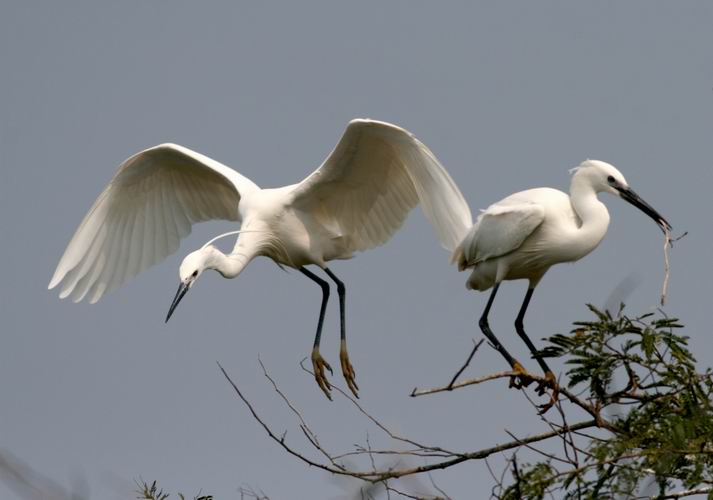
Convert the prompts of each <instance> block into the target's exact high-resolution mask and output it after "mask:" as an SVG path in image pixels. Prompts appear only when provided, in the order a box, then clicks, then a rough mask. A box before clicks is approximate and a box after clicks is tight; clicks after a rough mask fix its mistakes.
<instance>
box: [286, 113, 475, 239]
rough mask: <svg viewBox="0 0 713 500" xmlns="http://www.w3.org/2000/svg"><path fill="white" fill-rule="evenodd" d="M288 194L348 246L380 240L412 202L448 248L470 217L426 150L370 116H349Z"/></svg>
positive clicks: (401, 219)
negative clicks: (313, 168)
mask: <svg viewBox="0 0 713 500" xmlns="http://www.w3.org/2000/svg"><path fill="white" fill-rule="evenodd" d="M294 195H295V201H294V204H295V206H296V207H298V208H300V209H302V210H305V211H309V212H310V213H311V214H312V215H314V216H315V217H317V219H318V220H319V221H320V222H321V223H322V224H324V225H325V226H326V227H329V228H331V229H332V230H333V231H334V232H335V234H338V235H340V236H342V237H343V238H344V241H345V243H346V247H347V249H348V250H350V251H357V250H366V249H368V248H372V247H375V246H377V245H381V244H382V243H385V242H386V240H388V239H389V238H390V237H391V235H393V234H394V233H395V232H396V230H397V229H398V228H399V227H400V226H401V224H403V222H404V220H405V219H406V217H407V216H408V213H409V212H410V211H411V209H413V208H414V207H415V206H416V205H417V204H418V203H419V202H420V203H421V204H422V207H423V211H424V213H425V215H426V217H427V218H428V220H429V221H430V223H431V225H433V227H434V229H435V231H436V234H437V235H438V239H439V240H440V242H441V245H443V246H444V247H445V248H447V249H449V250H452V249H453V248H455V246H456V245H457V244H458V242H459V241H460V240H461V238H462V237H463V235H464V234H465V232H466V231H467V229H468V228H469V227H470V225H471V221H472V218H471V214H470V208H469V207H468V204H467V203H466V202H465V199H464V198H463V195H462V194H461V192H460V190H459V189H458V186H456V184H455V182H453V179H451V177H450V175H448V172H446V170H445V169H444V168H443V166H441V164H440V163H439V162H438V160H437V159H436V157H435V156H434V155H433V153H432V152H431V151H430V150H429V149H428V148H427V147H426V146H425V145H424V144H423V143H421V142H420V141H419V140H418V139H416V137H414V136H413V135H412V134H411V133H409V132H407V131H406V130H404V129H402V128H399V127H397V126H395V125H392V124H389V123H384V122H378V121H373V120H353V121H351V122H350V123H349V125H348V126H347V129H346V131H345V132H344V135H343V136H342V138H341V140H340V141H339V143H338V144H337V146H336V147H335V148H334V151H332V153H331V154H330V155H329V157H328V158H327V159H326V160H325V161H324V163H323V164H322V166H320V167H319V168H318V169H317V170H316V171H314V172H313V173H312V174H311V175H310V176H309V177H307V178H306V179H305V180H303V181H302V182H301V183H299V184H297V185H296V187H295V191H294Z"/></svg>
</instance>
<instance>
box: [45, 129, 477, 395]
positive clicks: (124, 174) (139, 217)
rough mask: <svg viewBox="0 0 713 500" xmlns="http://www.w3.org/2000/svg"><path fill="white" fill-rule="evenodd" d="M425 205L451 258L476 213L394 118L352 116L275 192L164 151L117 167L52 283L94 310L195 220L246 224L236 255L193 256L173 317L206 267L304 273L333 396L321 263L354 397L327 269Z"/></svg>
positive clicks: (205, 252) (188, 155) (230, 274)
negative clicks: (304, 173) (327, 148)
mask: <svg viewBox="0 0 713 500" xmlns="http://www.w3.org/2000/svg"><path fill="white" fill-rule="evenodd" d="M419 202H420V203H421V205H422V207H423V211H424V213H425V215H426V217H427V218H428V220H429V221H430V222H431V224H432V225H433V227H434V228H435V230H436V233H437V235H438V238H439V240H440V242H441V244H442V245H443V246H444V247H445V248H446V249H448V250H451V251H452V250H453V249H454V248H455V246H456V245H457V244H458V242H459V241H460V238H462V236H463V234H465V232H466V231H467V230H468V227H470V224H471V222H472V219H471V214H470V209H469V208H468V205H467V203H466V202H465V200H464V199H463V195H462V194H461V193H460V191H459V190H458V187H457V186H456V185H455V183H454V182H453V180H452V179H451V177H450V176H449V175H448V173H447V172H446V170H445V169H444V168H443V167H442V166H441V164H440V163H439V162H438V160H437V159H436V157H435V156H434V155H433V153H431V151H430V150H429V149H428V148H427V147H426V146H425V145H424V144H422V143H421V142H420V141H418V139H416V138H415V137H414V136H413V135H412V134H410V133H409V132H407V131H405V130H403V129H401V128H399V127H397V126H395V125H391V124H388V123H383V122H378V121H373V120H353V121H352V122H350V123H349V125H348V126H347V129H346V131H345V132H344V135H343V136H342V138H341V140H340V141H339V143H338V144H337V146H336V147H335V149H334V150H333V151H332V153H331V154H330V155H329V156H328V157H327V159H326V160H325V161H324V163H323V164H322V166H320V167H319V168H318V169H317V170H316V171H314V172H313V173H312V174H311V175H309V176H308V177H307V178H306V179H304V180H303V181H302V182H300V183H298V184H293V185H290V186H285V187H280V188H275V189H260V188H259V187H258V186H257V185H256V184H254V183H253V182H252V181H250V180H249V179H247V178H245V177H243V176H242V175H240V174H238V173H237V172H235V171H234V170H232V169H231V168H229V167H226V166H225V165H222V164H220V163H218V162H217V161H215V160H212V159H210V158H207V157H206V156H203V155H201V154H199V153H196V152H194V151H191V150H190V149H187V148H184V147H181V146H177V145H175V144H162V145H159V146H156V147H153V148H151V149H147V150H145V151H142V152H140V153H138V154H136V155H134V156H132V157H131V158H129V159H128V160H126V161H125V162H124V163H123V164H122V165H121V166H120V167H119V169H118V171H117V173H116V174H115V176H114V178H113V179H112V180H111V182H110V183H109V185H108V186H107V187H106V189H104V191H103V192H102V193H101V194H100V195H99V198H97V200H96V201H95V202H94V205H93V206H92V208H91V209H90V210H89V213H87V215H86V216H85V217H84V220H83V221H82V223H81V224H80V225H79V228H78V229H77V231H76V233H75V234H74V237H73V238H72V240H71V241H70V243H69V245H68V246H67V249H66V250H65V252H64V255H63V256H62V259H61V260H60V261H59V264H58V265H57V270H56V271H55V273H54V276H53V277H52V280H51V282H50V284H49V288H54V287H55V286H60V290H61V292H60V297H62V298H64V297H71V298H72V299H74V301H75V302H79V301H81V300H82V299H83V298H85V297H88V298H89V300H90V302H92V303H94V302H96V301H97V300H99V299H100V298H101V297H102V296H103V295H104V294H105V293H107V292H109V291H110V290H112V289H114V288H116V287H118V286H119V285H121V284H122V283H124V282H125V281H127V280H128V279H130V278H132V277H133V276H135V275H136V274H138V273H139V272H141V271H143V270H144V269H146V268H148V267H149V266H151V265H153V264H156V263H157V262H159V261H161V260H163V259H164V258H166V257H167V256H168V255H170V254H172V253H173V252H175V251H176V250H177V249H178V246H179V241H180V239H181V238H183V237H184V236H186V235H188V234H189V233H190V231H191V225H192V224H193V223H195V222H201V221H207V220H211V219H227V220H231V221H237V222H242V225H241V228H240V231H239V232H240V233H241V234H240V236H239V237H238V239H237V241H236V243H235V247H234V248H233V251H232V252H231V253H230V254H228V255H225V254H223V253H222V252H221V251H220V250H218V249H217V248H216V247H214V246H213V245H211V243H212V242H213V241H214V240H215V239H217V238H214V239H213V240H211V241H209V242H208V243H206V244H205V245H204V246H203V247H202V248H201V249H199V250H196V251H195V252H192V253H191V254H189V255H188V256H186V258H185V259H184V260H183V262H182V264H181V267H180V270H179V275H180V284H179V287H178V291H177V293H176V296H175V298H174V299H173V302H172V304H171V307H170V309H169V311H168V315H167V316H166V321H168V319H169V318H170V317H171V315H172V314H173V311H174V309H175V308H176V306H177V305H178V303H179V302H180V301H181V299H182V298H183V297H184V295H185V294H186V292H187V291H188V290H189V289H190V288H191V287H193V285H194V284H195V282H196V280H197V279H198V277H199V276H200V275H201V273H203V271H204V270H206V269H214V270H216V271H218V272H219V273H220V274H221V275H223V276H224V277H226V278H235V277H236V276H238V275H239V274H240V272H241V271H242V270H243V269H244V268H245V266H247V264H248V263H249V262H250V261H251V260H252V259H253V258H254V257H256V256H260V255H262V256H266V257H269V258H270V259H272V260H274V261H275V262H276V263H278V264H279V265H284V266H289V267H292V268H295V269H298V270H299V271H300V272H301V273H302V274H304V275H305V276H307V277H308V278H310V279H311V280H313V281H314V282H316V283H317V284H318V285H319V286H320V287H321V289H322V303H321V307H320V310H319V319H318V322H317V333H316V336H315V339H314V347H313V349H312V363H313V366H314V374H315V379H316V381H317V383H318V384H319V386H320V387H321V389H322V390H323V391H324V393H325V394H326V395H327V397H330V390H331V386H330V384H329V381H328V380H327V378H326V376H325V373H324V369H325V368H326V369H327V370H329V371H330V372H332V369H331V367H330V366H329V364H328V363H327V362H326V361H325V360H324V359H323V358H322V356H321V354H320V352H319V343H320V336H321V333H322V322H323V320H324V313H325V309H326V306H327V300H328V298H329V284H328V282H327V281H325V280H323V279H322V278H320V277H318V276H317V275H315V274H314V273H312V272H311V271H309V270H308V269H307V268H306V267H305V266H307V265H310V264H312V265H316V266H318V267H320V268H322V269H323V270H324V272H325V273H326V274H327V275H328V276H329V277H330V278H331V279H332V280H333V281H334V282H335V283H336V285H337V292H338V294H339V310H340V320H341V344H340V353H339V354H340V356H339V357H340V361H341V366H342V373H343V374H344V378H345V380H346V381H347V384H348V385H349V388H350V389H351V390H352V392H353V393H354V394H355V395H356V394H357V391H358V387H357V385H356V382H355V374H354V369H353V368H352V365H351V363H350V361H349V355H348V353H347V345H346V340H345V324H344V321H345V318H344V314H345V305H344V300H345V287H344V283H342V282H341V281H340V280H339V279H338V278H337V277H336V276H335V275H334V273H333V272H332V271H331V270H330V269H329V268H328V267H327V262H328V261H331V260H334V259H348V258H351V257H352V254H353V253H354V252H356V251H359V250H366V249H369V248H373V247H375V246H377V245H381V244H383V243H385V242H386V241H387V240H388V239H389V238H390V237H391V236H392V235H393V234H394V232H396V230H397V229H398V228H399V227H400V226H401V225H402V223H403V222H404V220H405V219H406V217H407V215H408V213H409V212H410V211H411V209H413V208H414V207H415V206H416V205H417V204H418V203H419ZM236 232H237V231H236ZM228 234H230V233H228ZM223 236H224V235H223ZM330 399H331V397H330Z"/></svg>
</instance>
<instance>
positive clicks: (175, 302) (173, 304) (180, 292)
mask: <svg viewBox="0 0 713 500" xmlns="http://www.w3.org/2000/svg"><path fill="white" fill-rule="evenodd" d="M188 290H189V287H188V285H186V284H185V283H183V282H181V284H179V285H178V291H177V292H176V296H175V297H174V298H173V302H171V307H170V308H169V309H168V314H167V315H166V323H168V320H169V319H171V315H172V314H173V311H174V310H175V309H176V306H177V305H178V303H179V302H180V301H181V299H182V298H183V296H184V295H185V294H186V292H187V291H188Z"/></svg>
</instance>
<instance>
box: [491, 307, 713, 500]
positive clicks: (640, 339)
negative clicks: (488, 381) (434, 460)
mask: <svg viewBox="0 0 713 500" xmlns="http://www.w3.org/2000/svg"><path fill="white" fill-rule="evenodd" d="M589 308H590V310H591V311H592V312H593V313H594V314H595V316H596V320H594V321H586V322H578V323H575V328H574V329H573V330H572V332H571V333H570V334H569V335H562V334H557V335H553V336H552V337H550V338H549V339H547V340H548V342H549V344H550V345H549V346H548V347H546V348H545V349H544V350H543V351H542V353H543V354H544V355H545V356H547V357H559V358H563V359H564V362H565V364H567V365H569V366H570V368H569V370H568V371H567V373H566V383H565V384H566V387H567V388H568V389H570V390H572V391H574V390H575V389H584V391H585V393H586V394H587V395H588V397H586V398H585V397H583V396H579V397H580V398H581V399H582V400H585V401H586V403H588V404H589V405H590V407H591V408H592V409H593V411H594V412H595V414H596V415H597V416H598V417H599V418H601V421H602V422H603V423H604V424H606V425H602V427H604V428H606V429H607V431H606V432H602V431H600V432H599V433H597V435H596V436H589V437H587V438H586V439H585V440H584V442H582V438H581V436H578V441H577V443H578V444H576V445H575V446H576V447H577V449H578V451H579V455H578V458H577V459H576V460H571V462H570V463H568V464H566V465H565V466H562V465H561V464H560V463H559V462H557V463H555V462H554V461H553V460H551V459H548V460H546V461H542V462H539V463H534V464H528V465H526V466H524V467H522V470H518V471H517V474H515V473H514V472H513V479H514V480H513V482H512V484H511V485H510V486H508V487H507V488H506V489H505V490H504V494H503V495H501V497H502V498H516V496H513V495H514V492H515V491H516V490H514V488H517V490H518V491H519V492H520V493H521V494H520V498H543V496H544V495H545V493H546V492H555V491H556V492H557V496H558V497H560V496H564V498H612V497H616V496H620V495H623V496H625V497H631V496H634V495H636V494H640V490H641V489H642V488H644V486H645V485H648V486H649V487H650V486H651V485H653V487H654V489H655V490H656V491H655V492H653V493H652V494H653V495H660V497H661V498H665V497H666V495H669V494H671V492H673V491H677V492H686V491H690V490H692V489H694V488H703V490H704V492H707V491H708V490H710V487H711V485H713V407H712V404H711V401H712V396H713V377H712V374H711V370H710V369H708V370H706V371H704V372H702V373H699V372H697V371H696V366H695V363H696V360H695V358H694V357H693V355H692V354H691V352H690V351H689V349H688V338H687V337H684V336H681V335H679V334H677V333H676V332H677V331H678V330H679V329H681V328H682V325H681V324H679V322H678V320H676V319H675V318H668V317H665V316H662V317H655V316H654V315H653V314H647V315H644V316H640V317H637V318H629V317H627V316H626V315H624V314H623V313H622V311H623V306H622V308H621V309H620V310H619V312H618V314H616V315H612V314H610V313H609V312H608V311H600V310H598V309H596V308H594V307H592V306H589ZM623 381H625V382H623ZM565 384H563V385H565ZM622 385H624V387H623V388H622V387H621V386H622ZM571 393H572V392H571ZM513 467H516V466H513ZM637 492H639V493H637ZM685 496H687V495H685Z"/></svg>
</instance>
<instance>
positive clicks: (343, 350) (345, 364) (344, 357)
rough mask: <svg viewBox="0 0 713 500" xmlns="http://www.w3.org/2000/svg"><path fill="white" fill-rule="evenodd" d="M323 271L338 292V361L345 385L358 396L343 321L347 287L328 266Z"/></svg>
mask: <svg viewBox="0 0 713 500" xmlns="http://www.w3.org/2000/svg"><path fill="white" fill-rule="evenodd" d="M324 272H325V273H327V275H328V276H329V277H330V278H332V281H334V282H335V283H336V284H337V293H338V294H339V319H340V323H339V324H340V335H341V342H340V347H339V361H340V362H341V365H342V374H343V375H344V380H346V382H347V385H348V386H349V389H350V390H351V391H352V393H353V394H354V395H355V396H356V397H359V394H357V391H358V390H359V386H357V384H356V381H355V377H356V373H355V372H354V368H353V367H352V364H351V362H350V361H349V354H348V352H347V336H346V322H345V309H346V304H345V299H346V292H347V289H346V287H345V286H344V283H343V282H342V280H340V279H339V278H337V276H336V275H335V274H334V273H333V272H332V271H331V269H329V268H328V267H325V268H324Z"/></svg>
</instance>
